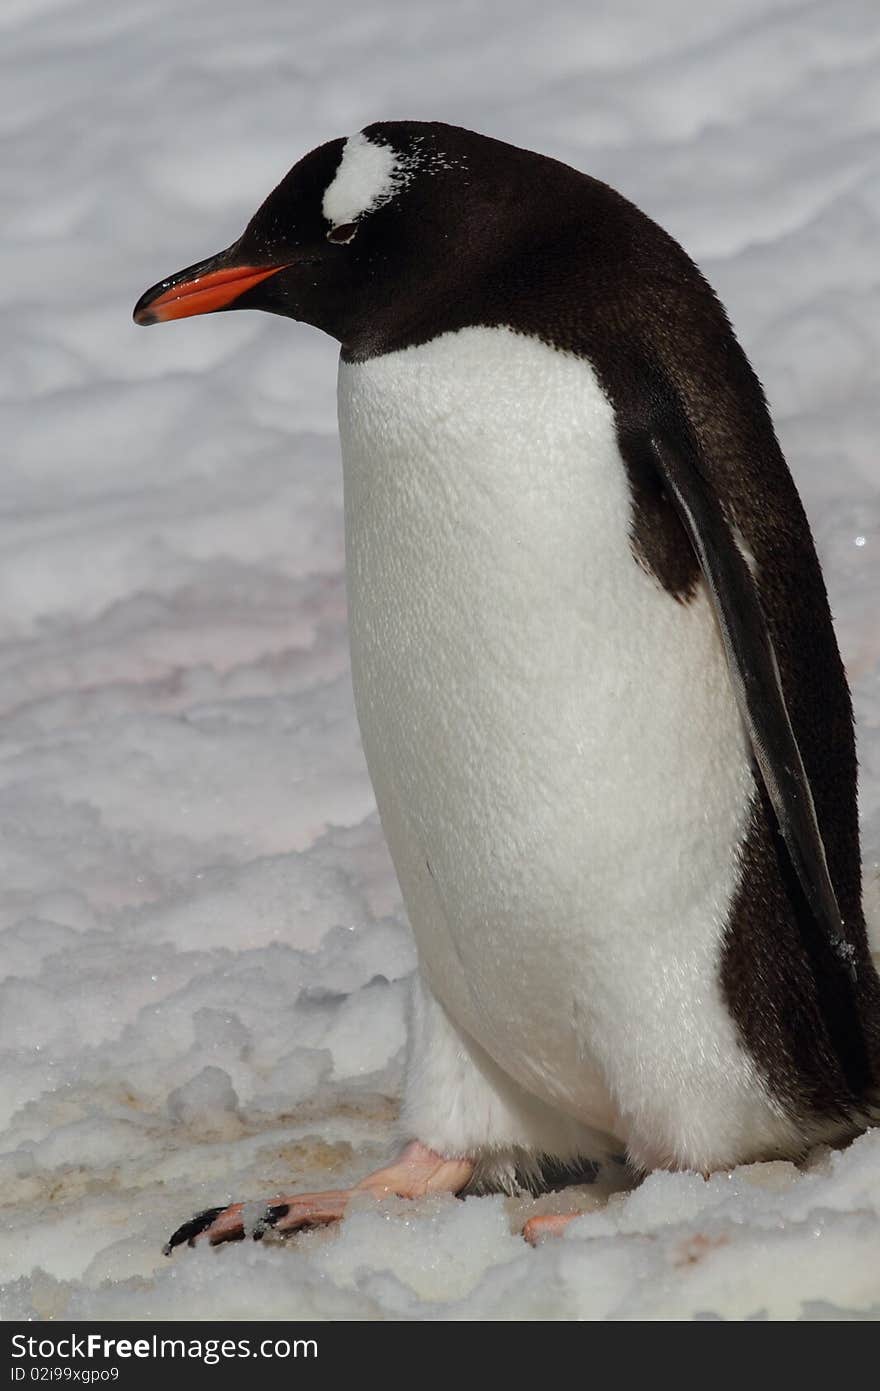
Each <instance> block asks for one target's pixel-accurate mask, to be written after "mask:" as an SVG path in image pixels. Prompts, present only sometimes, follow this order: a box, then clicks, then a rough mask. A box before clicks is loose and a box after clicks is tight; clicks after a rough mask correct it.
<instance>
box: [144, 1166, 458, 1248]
mask: <svg viewBox="0 0 880 1391" xmlns="http://www.w3.org/2000/svg"><path fill="white" fill-rule="evenodd" d="M474 1167H475V1166H474V1163H473V1161H472V1160H470V1159H446V1158H444V1156H443V1155H440V1154H435V1152H434V1151H433V1150H429V1149H427V1148H426V1146H425V1145H422V1144H420V1143H419V1142H418V1140H413V1141H412V1142H411V1143H410V1144H408V1145H407V1146H406V1148H405V1149H404V1150H403V1152H402V1154H401V1155H400V1157H399V1158H398V1159H397V1160H396V1161H395V1163H394V1164H390V1165H389V1166H388V1167H387V1168H385V1169H378V1170H377V1171H376V1173H374V1174H369V1175H368V1176H367V1178H365V1179H361V1181H360V1183H357V1184H355V1186H354V1188H341V1189H337V1190H334V1191H331V1192H328V1193H297V1194H294V1195H293V1196H292V1197H286V1198H275V1199H274V1200H273V1201H272V1202H270V1203H268V1204H267V1205H266V1208H265V1210H264V1211H263V1213H262V1215H261V1216H260V1217H259V1218H258V1219H257V1222H256V1223H255V1224H254V1226H253V1227H252V1228H251V1231H250V1233H249V1234H250V1235H251V1236H252V1237H253V1239H254V1241H261V1240H262V1239H263V1237H264V1236H265V1234H266V1232H268V1231H273V1232H278V1233H279V1234H281V1235H282V1236H288V1235H289V1234H290V1233H292V1232H298V1231H307V1230H309V1229H310V1228H312V1227H325V1226H328V1225H329V1224H330V1223H331V1222H338V1221H339V1219H340V1218H341V1217H343V1216H344V1214H345V1209H346V1208H347V1206H348V1204H349V1201H350V1200H351V1198H353V1197H354V1196H355V1195H356V1194H358V1193H372V1194H373V1195H374V1197H376V1198H387V1197H391V1196H394V1197H398V1198H424V1197H425V1196H426V1195H427V1194H429V1193H460V1192H461V1191H462V1189H463V1188H465V1187H466V1186H467V1183H468V1180H469V1179H470V1177H471V1175H472V1174H473V1171H474ZM244 1208H245V1204H244V1203H231V1204H230V1205H229V1207H209V1208H206V1209H205V1210H204V1212H199V1213H197V1214H196V1215H195V1217H191V1218H190V1219H189V1221H188V1222H184V1223H183V1224H182V1226H180V1227H178V1228H177V1231H176V1232H175V1233H174V1234H173V1236H172V1237H171V1239H170V1240H169V1241H168V1242H167V1244H166V1245H165V1247H164V1252H165V1255H166V1256H170V1255H171V1253H172V1251H173V1250H174V1249H175V1247H177V1246H182V1245H184V1243H186V1245H187V1246H195V1244H196V1242H197V1241H201V1240H205V1241H207V1242H208V1244H209V1245H210V1246H220V1245H222V1244H223V1243H224V1242H226V1241H243V1240H244V1238H245V1236H246V1235H248V1233H247V1232H246V1230H245V1218H244Z"/></svg>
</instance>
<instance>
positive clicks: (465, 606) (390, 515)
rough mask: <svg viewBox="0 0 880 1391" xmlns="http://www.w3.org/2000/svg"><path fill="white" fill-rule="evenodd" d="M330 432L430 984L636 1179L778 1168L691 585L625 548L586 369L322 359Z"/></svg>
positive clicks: (700, 601) (605, 437) (513, 357)
mask: <svg viewBox="0 0 880 1391" xmlns="http://www.w3.org/2000/svg"><path fill="white" fill-rule="evenodd" d="M339 417H340V433H341V438H342V447H343V459H344V469H345V516H346V552H347V567H348V586H349V618H350V629H351V647H352V672H353V680H354V689H355V698H356V703H357V709H358V716H359V720H360V724H361V730H362V735H363V742H364V748H365V751H366V756H367V761H368V765H369V769H370V774H371V777H372V780H373V785H374V788H375V792H376V798H377V802H378V806H379V810H380V814H381V818H382V824H383V827H384V830H385V833H386V836H387V839H388V843H389V847H390V850H391V854H392V857H393V860H394V864H395V867H396V870H397V873H398V876H399V879H400V883H401V887H402V891H403V894H404V898H405V901H406V905H407V910H408V913H409V916H410V920H411V923H412V928H413V931H414V933H415V936H416V939H417V943H418V949H419V955H420V962H421V970H422V974H423V977H424V979H425V980H426V982H427V983H428V985H429V987H430V989H431V990H432V992H433V993H434V995H435V996H436V998H437V999H438V1000H439V1001H440V1002H441V1003H442V1004H443V1006H444V1008H445V1009H446V1011H447V1012H448V1014H449V1015H450V1016H451V1018H452V1019H453V1020H454V1021H455V1022H456V1023H457V1024H458V1026H459V1027H460V1028H461V1029H462V1030H463V1031H464V1032H465V1033H466V1034H468V1035H470V1036H471V1037H472V1038H474V1039H476V1040H477V1042H478V1043H479V1044H480V1045H481V1046H482V1047H483V1048H484V1049H485V1050H486V1052H487V1053H488V1054H489V1055H490V1056H491V1057H492V1058H493V1059H494V1061H495V1062H496V1063H497V1064H498V1066H499V1067H501V1068H502V1069H503V1070H504V1072H506V1073H507V1074H508V1075H509V1076H510V1077H512V1078H513V1079H514V1080H515V1081H516V1082H518V1083H519V1085H520V1086H521V1087H523V1088H524V1089H525V1090H527V1091H528V1092H530V1093H531V1094H532V1095H534V1096H536V1097H539V1098H540V1099H541V1100H542V1101H544V1102H546V1103H549V1104H550V1105H551V1106H553V1107H555V1108H558V1109H559V1110H561V1111H563V1112H565V1113H566V1114H568V1115H570V1116H573V1117H576V1118H577V1119H578V1120H580V1121H582V1122H583V1123H584V1124H586V1125H591V1126H598V1127H600V1128H604V1129H608V1128H609V1127H610V1128H613V1130H614V1131H615V1133H616V1134H617V1135H618V1136H619V1137H620V1138H621V1139H622V1140H623V1141H624V1142H625V1143H627V1144H628V1145H629V1146H630V1151H631V1153H632V1154H633V1155H634V1157H636V1158H641V1159H642V1160H643V1162H645V1163H647V1164H657V1163H674V1164H686V1165H693V1166H696V1167H702V1166H703V1165H704V1164H707V1163H709V1162H714V1163H717V1162H719V1160H720V1162H724V1160H725V1158H726V1159H728V1160H729V1162H733V1161H734V1160H736V1159H737V1158H739V1157H740V1155H742V1154H745V1153H749V1152H751V1151H753V1150H755V1149H761V1148H762V1147H763V1148H767V1149H772V1147H773V1144H774V1142H775V1141H776V1140H778V1139H779V1138H780V1136H782V1135H783V1134H787V1133H788V1131H789V1127H788V1124H787V1122H786V1121H785V1120H784V1118H783V1117H782V1116H781V1114H780V1113H779V1111H778V1108H777V1107H775V1106H774V1104H773V1102H772V1101H771V1099H770V1098H769V1096H768V1093H767V1091H766V1089H765V1088H764V1086H763V1084H762V1082H761V1081H760V1079H759V1077H758V1075H757V1072H756V1069H755V1067H754V1065H753V1063H752V1061H751V1059H750V1057H749V1056H748V1054H747V1053H746V1052H745V1051H744V1049H743V1048H742V1047H741V1045H740V1043H739V1040H738V1038H737V1035H736V1030H735V1026H734V1024H733V1021H732V1020H731V1018H730V1015H729V1014H728V1012H727V1010H726V1008H725V1006H724V1002H723V999H722V995H721V988H720V983H719V975H720V965H721V951H722V940H723V934H724V931H725V924H726V921H727V916H728V911H729V906H730V903H731V899H732V896H733V894H734V892H735V889H736V883H737V874H738V865H737V848H738V846H739V844H740V842H741V841H742V838H743V836H744V833H745V830H746V825H747V821H748V816H749V803H750V798H751V796H752V793H753V791H754V784H753V779H752V774H751V766H750V756H749V749H748V742H747V738H746V734H745V731H744V729H743V727H742V724H741V721H740V718H739V714H738V712H737V708H736V704H735V700H734V695H733V691H732V687H731V684H730V680H729V677H728V672H727V667H726V663H725V659H724V654H723V651H722V647H721V642H720V638H719V635H718V632H717V629H716V625H715V621H714V618H713V615H712V611H711V608H710V604H709V601H708V597H707V595H706V594H705V592H704V590H703V588H702V586H701V587H700V588H699V589H698V591H697V593H696V595H695V597H694V598H693V599H692V600H691V602H689V603H679V602H677V601H676V600H675V599H674V598H672V597H671V596H670V595H669V594H668V593H667V592H666V591H665V590H664V589H663V588H662V587H661V585H660V584H659V583H658V581H657V580H656V579H655V578H654V577H653V576H652V575H650V574H649V573H647V572H646V571H645V570H644V569H643V568H642V567H641V565H640V564H639V563H638V561H637V560H636V559H635V557H634V555H633V551H632V547H631V544H630V526H631V507H632V503H631V496H630V491H629V485H628V481H627V476H626V471H625V466H624V464H623V461H622V459H621V457H620V454H619V452H618V447H617V439H616V432H615V422H614V412H613V409H612V406H611V404H610V402H609V401H608V400H607V398H606V397H605V395H604V394H603V392H602V390H601V389H600V387H599V385H598V382H597V379H596V377H595V375H594V373H593V371H592V370H591V368H590V366H589V364H588V363H587V362H585V361H584V360H583V359H581V358H577V357H574V356H572V355H569V354H565V353H561V352H559V351H557V350H555V349H553V348H550V347H548V346H547V345H545V344H543V343H541V342H539V341H538V340H536V339H531V338H527V337H524V336H522V335H517V334H514V333H513V332H511V331H509V330H506V329H487V328H471V329H465V330H462V331H460V332H457V333H450V334H446V335H443V336H442V337H440V338H437V339H435V340H433V341H432V342H429V343H427V344H425V345H423V346H420V347H416V348H408V349H405V350H403V351H400V352H396V353H391V354H387V355H385V356H380V357H376V358H374V359H370V360H368V361H367V362H364V363H357V364H347V363H342V364H341V365H340V377H339ZM611 1122H613V1124H611Z"/></svg>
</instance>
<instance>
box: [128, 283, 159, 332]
mask: <svg viewBox="0 0 880 1391" xmlns="http://www.w3.org/2000/svg"><path fill="white" fill-rule="evenodd" d="M155 298H156V292H155V290H154V289H153V290H147V291H146V292H145V293H144V294H142V295H141V297H140V299H139V300H138V302H137V304H136V305H135V307H134V312H133V314H132V316H131V317H132V318H133V319H134V321H135V323H136V324H141V325H142V326H144V327H146V326H147V325H148V324H156V323H158V322H159V320H158V319H157V318H156V315H155V314H153V313H152V311H151V310H150V304H151V303H152V301H153V300H154V299H155Z"/></svg>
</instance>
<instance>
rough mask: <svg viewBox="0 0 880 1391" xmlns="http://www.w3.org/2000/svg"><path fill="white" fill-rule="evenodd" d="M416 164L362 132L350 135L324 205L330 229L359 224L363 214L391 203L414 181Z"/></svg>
mask: <svg viewBox="0 0 880 1391" xmlns="http://www.w3.org/2000/svg"><path fill="white" fill-rule="evenodd" d="M416 163H417V160H416V159H415V158H414V157H413V156H411V155H401V154H399V153H398V151H397V150H394V149H392V148H391V146H390V145H378V144H376V143H375V141H373V140H368V139H367V137H366V135H364V133H363V131H358V133H357V135H351V136H349V138H348V140H346V142H345V145H344V147H343V150H342V159H341V160H340V162H339V167H338V169H337V170H336V174H335V176H334V178H333V182H332V183H331V184H329V185H328V187H327V189H326V191H325V193H324V199H323V202H322V204H321V210H322V212H323V214H324V216H325V217H326V219H327V221H328V222H329V223H330V225H331V227H341V226H343V225H344V224H345V223H347V222H356V221H357V219H358V218H359V217H362V216H363V214H364V213H368V212H373V211H374V209H376V208H380V207H381V206H382V204H383V203H387V202H389V200H390V199H392V198H393V197H394V195H395V194H396V193H397V192H398V191H399V190H400V189H401V188H403V187H404V185H405V184H407V183H408V182H409V180H410V179H411V178H412V174H413V169H414V168H415V165H416Z"/></svg>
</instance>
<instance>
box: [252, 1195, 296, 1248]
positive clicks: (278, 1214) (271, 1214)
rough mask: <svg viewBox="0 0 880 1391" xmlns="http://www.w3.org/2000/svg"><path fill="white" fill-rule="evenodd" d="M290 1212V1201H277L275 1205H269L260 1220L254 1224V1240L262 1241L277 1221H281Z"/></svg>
mask: <svg viewBox="0 0 880 1391" xmlns="http://www.w3.org/2000/svg"><path fill="white" fill-rule="evenodd" d="M289 1212H290V1204H289V1203H276V1204H275V1206H274V1207H267V1208H266V1211H265V1212H264V1213H263V1215H262V1217H261V1218H260V1220H259V1222H257V1223H256V1224H255V1226H254V1230H253V1238H254V1241H262V1240H263V1237H264V1236H265V1235H266V1232H267V1231H268V1230H269V1228H270V1227H274V1226H275V1224H276V1222H280V1220H281V1218H282V1217H286V1216H287V1214H288V1213H289Z"/></svg>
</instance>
